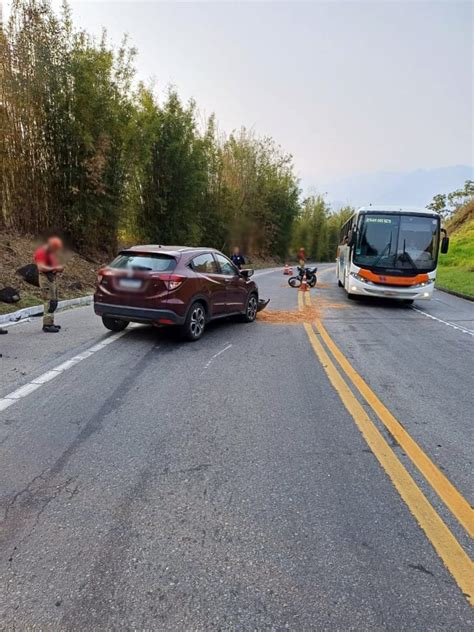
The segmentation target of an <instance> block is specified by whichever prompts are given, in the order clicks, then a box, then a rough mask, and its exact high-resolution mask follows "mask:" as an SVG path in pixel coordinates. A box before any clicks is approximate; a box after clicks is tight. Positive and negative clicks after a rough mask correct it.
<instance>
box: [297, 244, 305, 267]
mask: <svg viewBox="0 0 474 632" xmlns="http://www.w3.org/2000/svg"><path fill="white" fill-rule="evenodd" d="M298 261H299V264H300V266H304V264H305V262H306V254H305V251H304V248H303V247H301V248H300V249H299V250H298Z"/></svg>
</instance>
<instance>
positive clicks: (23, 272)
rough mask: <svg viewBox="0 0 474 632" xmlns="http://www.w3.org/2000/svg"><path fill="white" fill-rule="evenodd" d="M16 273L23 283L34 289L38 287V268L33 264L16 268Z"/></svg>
mask: <svg viewBox="0 0 474 632" xmlns="http://www.w3.org/2000/svg"><path fill="white" fill-rule="evenodd" d="M16 273H17V274H19V275H20V276H21V278H22V279H23V281H26V282H27V283H29V284H30V285H34V286H35V287H39V278H38V268H37V266H36V264H35V263H29V264H28V265H26V266H23V267H22V268H18V270H17V271H16Z"/></svg>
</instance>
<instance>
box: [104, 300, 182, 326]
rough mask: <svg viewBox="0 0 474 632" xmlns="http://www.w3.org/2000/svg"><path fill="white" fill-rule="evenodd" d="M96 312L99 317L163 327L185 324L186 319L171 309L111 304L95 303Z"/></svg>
mask: <svg viewBox="0 0 474 632" xmlns="http://www.w3.org/2000/svg"><path fill="white" fill-rule="evenodd" d="M94 311H95V313H96V314H97V316H111V317H112V318H118V319H119V320H128V321H130V322H133V323H157V324H163V325H182V324H184V317H183V316H178V314H176V313H175V312H172V311H171V310H169V309H150V308H148V307H126V306H125V305H111V304H110V303H100V302H98V301H94ZM160 321H168V322H160Z"/></svg>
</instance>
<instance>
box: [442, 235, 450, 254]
mask: <svg viewBox="0 0 474 632" xmlns="http://www.w3.org/2000/svg"><path fill="white" fill-rule="evenodd" d="M448 250H449V237H448V236H447V235H445V236H444V237H443V239H442V240H441V254H443V255H445V254H446V253H447V252H448Z"/></svg>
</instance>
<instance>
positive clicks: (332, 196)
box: [320, 165, 474, 208]
mask: <svg viewBox="0 0 474 632" xmlns="http://www.w3.org/2000/svg"><path fill="white" fill-rule="evenodd" d="M473 179H474V167H469V166H467V165H457V166H453V167H440V168H439V169H418V170H417V171H410V172H399V173H395V172H386V171H381V172H378V173H367V174H362V175H358V176H351V177H347V178H342V179H340V180H336V181H333V182H329V183H328V184H325V185H324V186H322V187H320V190H322V191H327V194H328V195H327V197H328V201H329V202H331V203H332V206H333V208H339V207H341V206H344V205H346V204H351V205H352V206H364V205H368V204H407V205H410V206H426V204H428V202H430V201H431V199H432V198H433V196H434V195H436V194H437V193H449V192H450V191H454V190H455V189H458V188H462V185H463V184H464V182H465V181H466V180H473Z"/></svg>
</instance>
